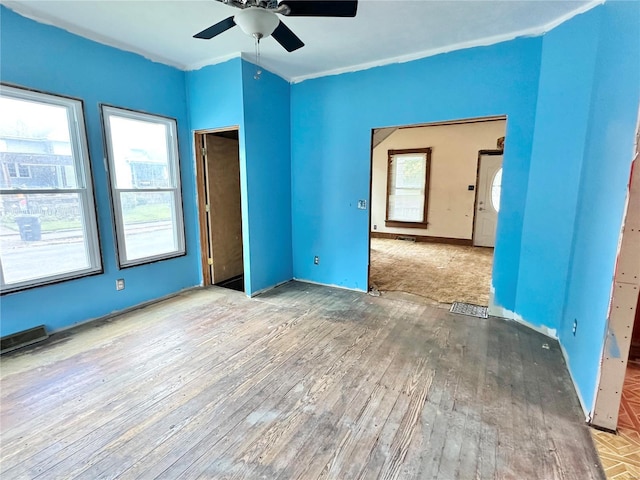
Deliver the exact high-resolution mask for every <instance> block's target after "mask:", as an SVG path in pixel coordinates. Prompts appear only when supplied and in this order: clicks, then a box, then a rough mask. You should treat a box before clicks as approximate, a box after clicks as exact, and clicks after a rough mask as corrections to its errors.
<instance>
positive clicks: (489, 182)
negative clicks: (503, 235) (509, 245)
mask: <svg viewBox="0 0 640 480" xmlns="http://www.w3.org/2000/svg"><path fill="white" fill-rule="evenodd" d="M479 161H480V172H479V174H478V187H477V188H478V192H477V197H476V198H477V202H476V215H475V222H474V226H473V245H474V246H476V247H493V246H495V244H496V225H497V224H498V210H500V191H501V188H502V155H480V160H479Z"/></svg>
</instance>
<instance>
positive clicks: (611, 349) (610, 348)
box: [605, 324, 620, 358]
mask: <svg viewBox="0 0 640 480" xmlns="http://www.w3.org/2000/svg"><path fill="white" fill-rule="evenodd" d="M607 330H608V331H607V337H608V338H609V341H608V342H605V345H607V355H609V356H610V357H611V358H620V346H619V345H618V339H617V338H616V333H615V332H614V331H613V330H612V329H611V324H609V327H608V328H607Z"/></svg>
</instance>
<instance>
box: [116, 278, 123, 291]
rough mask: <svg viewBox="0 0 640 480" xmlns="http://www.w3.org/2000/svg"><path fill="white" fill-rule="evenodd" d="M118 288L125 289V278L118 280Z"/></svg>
mask: <svg viewBox="0 0 640 480" xmlns="http://www.w3.org/2000/svg"><path fill="white" fill-rule="evenodd" d="M116 290H124V278H119V279H117V280H116Z"/></svg>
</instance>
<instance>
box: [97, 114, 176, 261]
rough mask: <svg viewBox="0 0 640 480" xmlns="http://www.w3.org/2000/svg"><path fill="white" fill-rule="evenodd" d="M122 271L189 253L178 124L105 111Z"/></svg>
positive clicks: (160, 118)
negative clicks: (185, 225) (182, 191)
mask: <svg viewBox="0 0 640 480" xmlns="http://www.w3.org/2000/svg"><path fill="white" fill-rule="evenodd" d="M102 113H103V118H104V128H105V135H106V143H107V152H108V157H109V172H110V176H111V189H112V199H113V207H114V212H115V218H116V235H117V241H118V257H119V261H120V265H121V266H128V265H137V264H141V263H147V262H150V261H154V260H160V259H163V258H169V257H174V256H178V255H182V254H184V253H185V246H184V226H183V220H182V201H181V193H180V174H179V163H178V145H177V141H176V122H175V120H172V119H168V118H164V117H158V116H155V115H148V114H145V113H139V112H132V111H130V110H123V109H119V108H114V107H108V106H103V107H102Z"/></svg>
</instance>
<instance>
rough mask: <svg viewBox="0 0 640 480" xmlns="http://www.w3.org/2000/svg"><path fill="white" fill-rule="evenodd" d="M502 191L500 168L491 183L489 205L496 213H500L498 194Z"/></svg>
mask: <svg viewBox="0 0 640 480" xmlns="http://www.w3.org/2000/svg"><path fill="white" fill-rule="evenodd" d="M501 191H502V168H501V169H500V170H498V171H497V172H496V174H495V175H494V177H493V181H492V182H491V205H493V208H494V209H495V211H496V212H499V211H500V193H501Z"/></svg>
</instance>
